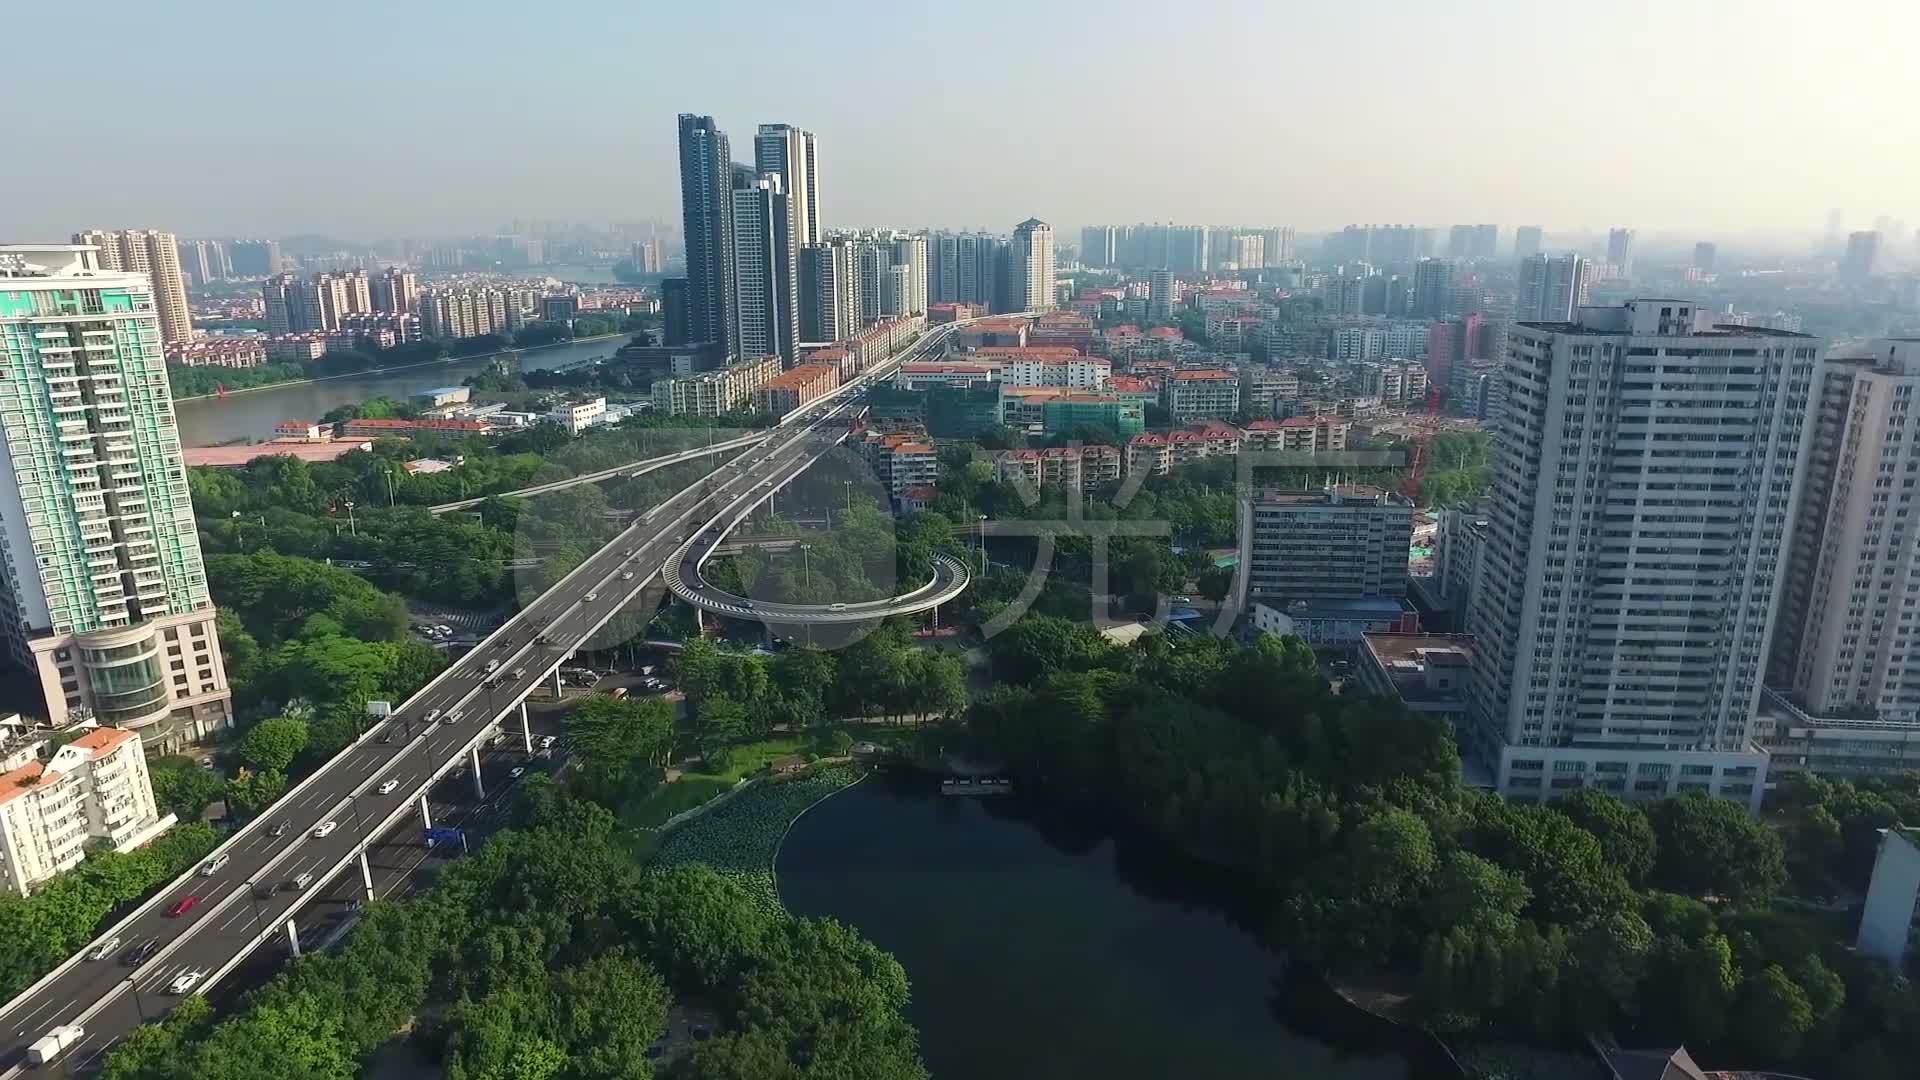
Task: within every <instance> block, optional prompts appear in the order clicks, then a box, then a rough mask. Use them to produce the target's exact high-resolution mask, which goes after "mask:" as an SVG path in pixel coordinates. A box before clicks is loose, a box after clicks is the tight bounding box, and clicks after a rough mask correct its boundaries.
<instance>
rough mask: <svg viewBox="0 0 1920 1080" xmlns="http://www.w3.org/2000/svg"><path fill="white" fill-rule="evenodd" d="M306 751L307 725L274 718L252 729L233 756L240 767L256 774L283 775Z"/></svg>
mask: <svg viewBox="0 0 1920 1080" xmlns="http://www.w3.org/2000/svg"><path fill="white" fill-rule="evenodd" d="M306 748H307V722H306V721H305V720H302V719H298V718H296V717H292V716H275V717H270V718H268V719H266V720H262V721H260V722H259V723H257V724H255V725H253V727H252V728H251V729H249V730H248V732H247V733H246V735H245V736H243V737H242V738H241V740H240V745H239V746H238V747H237V748H235V751H234V752H235V754H236V755H237V756H238V757H239V758H240V762H241V764H243V765H245V766H246V767H247V768H248V769H251V770H253V771H254V772H279V773H284V772H286V771H287V768H288V766H290V765H292V764H293V759H294V758H296V757H299V756H300V751H302V750H305V749H306Z"/></svg>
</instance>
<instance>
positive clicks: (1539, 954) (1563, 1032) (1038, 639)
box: [954, 616, 1920, 1080]
mask: <svg viewBox="0 0 1920 1080" xmlns="http://www.w3.org/2000/svg"><path fill="white" fill-rule="evenodd" d="M986 647H987V650H988V652H989V654H990V656H991V658H992V661H993V670H994V673H995V676H996V679H997V681H998V682H1000V683H1001V684H1002V685H1001V686H999V687H998V688H996V690H995V691H994V692H993V693H992V694H991V695H989V696H988V697H987V698H985V699H984V700H982V701H980V702H978V703H976V705H975V706H974V708H973V709H972V711H971V712H970V714H969V717H968V724H967V731H966V733H965V734H966V735H967V737H970V738H972V739H973V740H975V742H976V744H977V746H978V749H980V750H981V751H983V752H986V753H989V754H992V755H993V756H995V757H997V758H998V759H1000V760H1001V761H1003V762H1004V763H1005V764H1006V766H1007V768H1009V769H1010V770H1011V771H1012V772H1013V773H1014V774H1015V775H1016V777H1017V778H1018V779H1019V781H1020V782H1021V784H1022V785H1023V790H1025V791H1030V792H1034V793H1037V794H1039V795H1041V796H1042V797H1045V798H1047V799H1049V800H1051V801H1054V802H1057V803H1061V804H1064V805H1067V806H1071V807H1076V808H1079V809H1082V810H1085V811H1087V812H1089V813H1092V814H1094V815H1096V816H1100V817H1108V818H1112V817H1118V818H1121V819H1124V820H1129V821H1132V822H1135V823H1137V824H1138V825H1140V826H1143V827H1145V828H1147V829H1149V830H1151V831H1153V832H1154V833H1156V834H1158V835H1160V836H1161V837H1163V838H1165V839H1166V840H1167V841H1169V842H1171V843H1173V844H1175V845H1176V846H1177V847H1179V848H1180V849H1181V850H1183V851H1185V852H1187V853H1188V854H1189V855H1191V856H1193V857H1195V858H1199V859H1202V860H1205V861H1207V862H1210V863H1214V864H1217V865H1219V866H1221V867H1223V868H1225V869H1227V870H1229V871H1232V872H1233V873H1235V874H1237V875H1238V876H1240V877H1242V878H1243V879H1244V880H1245V881H1246V882H1247V883H1248V884H1249V885H1250V886H1251V887H1253V888H1254V889H1256V890H1258V891H1259V893H1260V894H1261V895H1262V896H1264V897H1265V898H1266V904H1267V907H1268V912H1269V919H1270V922H1269V934H1270V937H1271V940H1272V943H1273V944H1274V946H1275V947H1277V948H1281V949H1284V950H1285V951H1286V952H1287V953H1288V954H1289V955H1290V956H1292V957H1294V958H1296V959H1298V960H1300V961H1302V962H1306V963H1311V964H1315V965H1317V966H1319V967H1321V968H1323V969H1326V970H1330V971H1337V972H1395V973H1402V974H1413V975H1415V976H1416V977H1417V980H1418V985H1419V994H1418V995H1417V997H1416V999H1415V1007H1416V1009H1417V1010H1418V1012H1419V1015H1420V1016H1421V1017H1422V1018H1423V1019H1424V1020H1425V1022H1426V1023H1428V1024H1430V1025H1432V1026H1434V1027H1436V1028H1438V1029H1441V1030H1445V1031H1478V1032H1486V1033H1493V1034H1498V1035H1505V1036H1508V1037H1516V1038H1523V1039H1526V1040H1528V1041H1530V1042H1545V1043H1555V1042H1559V1041H1562V1040H1567V1041H1572V1040H1574V1039H1577V1038H1578V1037H1579V1036H1580V1035H1582V1034H1583V1033H1586V1032H1591V1031H1602V1032H1611V1033H1613V1034H1615V1035H1616V1036H1617V1037H1619V1038H1620V1039H1621V1041H1623V1042H1625V1043H1628V1044H1639V1045H1663V1046H1671V1045H1676V1044H1679V1043H1682V1042H1684V1043H1685V1044H1686V1045H1687V1046H1688V1047H1690V1048H1692V1049H1693V1050H1694V1051H1695V1052H1696V1054H1698V1055H1701V1056H1704V1057H1706V1058H1708V1059H1709V1060H1712V1059H1727V1060H1730V1061H1735V1062H1738V1063H1740V1064H1743V1065H1750V1066H1755V1067H1766V1068H1773V1069H1784V1070H1790V1071H1793V1072H1798V1073H1804V1074H1812V1075H1833V1076H1848V1077H1862V1078H1869V1080H1877V1078H1881V1077H1887V1078H1891V1077H1893V1076H1895V1075H1898V1072H1897V1070H1896V1069H1895V1068H1894V1065H1893V1063H1895V1062H1898V1061H1901V1060H1912V1059H1913V1058H1914V1056H1915V1055H1916V1054H1920V994H1916V993H1915V990H1914V987H1913V986H1912V984H1911V983H1909V982H1908V981H1907V980H1905V979H1903V978H1901V977H1899V976H1897V975H1895V974H1893V973H1891V972H1889V971H1887V970H1886V968H1885V967H1884V966H1882V965H1880V964H1878V963H1875V962H1872V961H1867V960H1864V959H1862V958H1860V957H1858V956H1856V955H1854V954H1853V953H1852V951H1851V950H1850V949H1849V948H1848V947H1847V930H1846V927H1845V926H1844V919H1840V920H1832V919H1830V918H1829V917H1827V916H1825V915H1821V914H1812V915H1808V914H1801V913H1799V912H1798V911H1796V910H1794V909H1791V908H1789V907H1787V906H1775V905H1774V904H1773V903H1772V897H1773V895H1774V893H1775V892H1776V891H1777V890H1778V889H1779V888H1780V887H1781V886H1782V885H1783V883H1784V882H1785V881H1786V880H1787V870H1786V866H1785V862H1784V861H1783V858H1782V847H1781V843H1780V840H1779V838H1778V835H1777V834H1776V832H1775V831H1774V830H1773V829H1771V828H1769V827H1768V826H1766V825H1764V824H1762V823H1760V822H1756V821H1754V820H1752V819H1750V818H1748V817H1747V816H1746V815H1745V814H1744V813H1743V812H1741V811H1740V809H1739V808H1738V807H1735V806H1733V805H1731V804H1728V803H1724V802H1718V801H1714V800H1710V799H1707V798H1705V797H1703V796H1698V795H1691V796H1686V797H1682V798H1678V799H1672V800H1667V801H1665V802H1661V803H1657V804H1653V805H1652V806H1651V807H1650V808H1649V810H1646V811H1643V810H1641V809H1640V808H1638V807H1636V806H1630V805H1625V804H1620V803H1618V802H1616V801H1614V800H1612V799H1611V798H1610V797H1608V796H1606V795H1604V794H1602V793H1598V792H1586V793H1582V794H1580V795H1577V796H1575V797H1573V798H1570V799H1568V800H1565V801H1563V802H1559V803H1550V804H1547V805H1533V804H1526V803H1504V802H1501V801H1499V800H1497V799H1494V798H1492V797H1490V796H1485V795H1482V794H1479V793H1476V792H1474V791H1471V790H1469V789H1467V788H1465V787H1463V786H1462V784H1461V782H1460V779H1459V764H1458V755H1457V753H1456V751H1455V748H1454V746H1453V742H1452V738H1451V736H1450V734H1449V732H1448V731H1447V729H1446V728H1445V727H1444V725H1442V724H1440V723H1438V722H1436V721H1434V720H1432V719H1430V718H1426V717H1423V716H1421V715H1419V714H1414V713H1410V712H1408V711H1407V710H1406V709H1405V708H1404V707H1402V706H1401V705H1400V704H1399V703H1398V702H1394V701H1388V700H1383V699H1379V698H1375V697H1372V696H1370V695H1367V694H1364V693H1358V692H1354V691H1352V690H1349V691H1348V692H1346V693H1342V694H1339V695H1335V694H1332V693H1331V692H1330V691H1329V689H1328V687H1327V686H1326V684H1325V683H1324V682H1322V681H1321V680H1320V678H1319V676H1318V674H1317V671H1316V669H1315V667H1314V664H1313V659H1312V655H1311V653H1310V652H1309V651H1307V650H1306V649H1305V648H1304V646H1302V645H1300V644H1299V643H1297V642H1296V643H1282V642H1277V641H1274V640H1272V639H1264V640H1263V641H1262V642H1261V643H1260V645H1259V646H1258V647H1255V648H1242V647H1237V646H1234V645H1230V644H1226V643H1223V642H1220V641H1217V640H1215V639H1211V638H1185V639H1176V640H1169V639H1167V638H1165V637H1164V636H1159V635H1156V636H1150V637H1147V638H1143V639H1141V641H1139V642H1137V643H1136V644H1135V645H1134V646H1132V647H1131V648H1127V649H1118V648H1115V647H1113V646H1110V645H1108V644H1107V643H1106V642H1105V641H1104V640H1102V639H1101V638H1100V637H1099V636H1098V635H1097V634H1095V633H1094V632H1093V631H1092V630H1091V629H1090V628H1089V627H1086V626H1083V625H1076V624H1071V623H1067V622H1064V621H1062V620H1056V619H1048V618H1044V617H1034V616H1029V617H1028V618H1026V619H1024V620H1023V621H1022V622H1020V623H1017V624H1016V625H1015V626H1014V627H1013V628H1012V629H1010V630H1009V631H1007V632H1005V633H1002V634H1000V635H999V636H997V637H995V638H993V639H991V640H989V641H988V642H987V645H986ZM954 735H955V737H956V738H957V737H959V736H960V733H959V732H955V733H954ZM1899 786H1900V789H1901V790H1902V791H1904V792H1907V793H1908V796H1909V797H1912V796H1913V795H1916V794H1920V783H1917V782H1916V780H1915V779H1914V778H1907V779H1905V780H1903V781H1901V782H1900V784H1899ZM1809 790H1810V791H1812V790H1814V789H1811V788H1810V789H1809ZM1856 797H1857V796H1856ZM1829 800H1831V801H1834V802H1840V801H1842V796H1841V795H1840V794H1839V793H1837V792H1836V793H1834V794H1832V795H1823V796H1820V797H1819V798H1818V800H1817V801H1815V802H1811V803H1809V805H1813V806H1824V805H1826V804H1827V802H1828V801H1829ZM1889 805H1891V803H1889ZM1796 812H1799V813H1803V814H1804V816H1807V817H1811V816H1813V811H1812V810H1806V811H1803V812H1802V811H1796Z"/></svg>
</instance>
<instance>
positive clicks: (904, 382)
mask: <svg viewBox="0 0 1920 1080" xmlns="http://www.w3.org/2000/svg"><path fill="white" fill-rule="evenodd" d="M999 377H1000V365H999V364H994V363H978V364H967V363H959V364H950V363H945V362H942V361H929V362H927V363H922V364H901V365H900V370H899V371H897V372H895V373H894V376H893V385H894V386H895V387H896V388H898V389H901V390H925V389H927V388H929V387H934V386H955V387H960V388H962V389H965V388H967V387H973V386H991V385H993V383H994V382H995V381H996V380H997V379H999Z"/></svg>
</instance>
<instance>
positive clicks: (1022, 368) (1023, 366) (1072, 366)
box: [1000, 356, 1113, 390]
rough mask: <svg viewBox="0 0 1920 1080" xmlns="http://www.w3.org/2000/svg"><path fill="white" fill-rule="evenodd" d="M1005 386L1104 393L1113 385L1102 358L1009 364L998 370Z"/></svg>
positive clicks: (1108, 364)
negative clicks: (1053, 387) (1046, 387)
mask: <svg viewBox="0 0 1920 1080" xmlns="http://www.w3.org/2000/svg"><path fill="white" fill-rule="evenodd" d="M1000 381H1001V382H1002V383H1003V384H1005V385H1007V386H1071V387H1073V388H1074V389H1076V390H1105V389H1106V388H1107V387H1108V385H1110V384H1111V383H1112V382H1113V364H1112V362H1111V361H1108V360H1106V359H1104V358H1102V357H1098V356H1082V357H1075V358H1074V359H1071V360H1009V361H1007V362H1006V363H1005V365H1004V366H1003V367H1001V369H1000Z"/></svg>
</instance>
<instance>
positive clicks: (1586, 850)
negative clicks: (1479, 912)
mask: <svg viewBox="0 0 1920 1080" xmlns="http://www.w3.org/2000/svg"><path fill="white" fill-rule="evenodd" d="M1479 819H1480V820H1479V823H1478V825H1476V826H1475V828H1474V830H1473V836H1472V839H1473V844H1472V846H1473V848H1474V850H1476V851H1478V852H1479V853H1480V854H1482V855H1485V856H1486V857H1487V858H1489V859H1491V860H1493V861H1494V862H1497V863H1499V864H1500V865H1502V866H1504V867H1507V868H1508V869H1510V870H1515V871H1518V872H1519V873H1520V874H1521V876H1522V877H1524V878H1525V879H1526V882H1527V887H1528V888H1530V889H1532V890H1533V900H1532V902H1531V903H1530V904H1529V905H1528V908H1527V914H1528V915H1529V916H1531V917H1533V918H1536V919H1539V920H1541V921H1543V922H1552V923H1561V924H1566V925H1578V924H1581V923H1587V922H1592V921H1594V920H1597V919H1600V918H1603V917H1605V916H1606V915H1608V914H1611V913H1612V912H1615V911H1624V910H1626V909H1627V907H1628V905H1629V903H1630V901H1631V898H1632V891H1631V890H1630V889H1629V888H1628V886H1627V882H1626V878H1625V877H1623V876H1621V873H1620V871H1619V870H1618V869H1616V868H1615V867H1613V866H1610V865H1608V863H1607V861H1606V856H1605V854H1604V853H1603V852H1602V851H1601V849H1600V841H1598V840H1596V839H1594V836H1593V834H1592V833H1589V832H1587V831H1586V830H1585V829H1582V828H1580V827H1579V826H1578V825H1575V824H1574V823H1573V820H1572V819H1571V818H1569V817H1567V816H1566V815H1565V814H1562V813H1561V812H1560V811H1558V810H1556V809H1554V808H1553V807H1550V806H1531V805H1526V804H1520V803H1505V802H1498V801H1491V800H1489V801H1487V802H1484V803H1482V804H1481V806H1480V814H1479Z"/></svg>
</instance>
